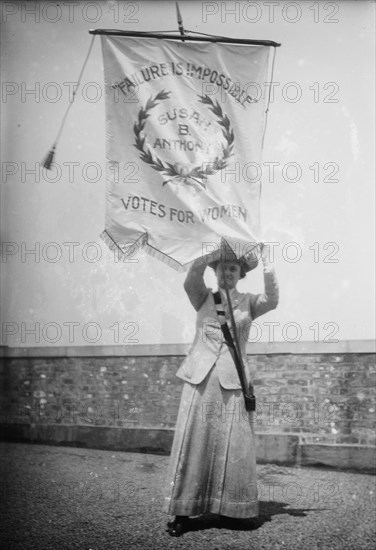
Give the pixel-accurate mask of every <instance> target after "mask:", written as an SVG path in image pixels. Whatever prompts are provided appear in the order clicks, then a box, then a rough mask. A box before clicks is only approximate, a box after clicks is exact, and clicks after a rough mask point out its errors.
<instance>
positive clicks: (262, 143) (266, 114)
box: [261, 48, 277, 150]
mask: <svg viewBox="0 0 376 550" xmlns="http://www.w3.org/2000/svg"><path fill="white" fill-rule="evenodd" d="M276 53H277V50H276V48H274V52H273V60H272V70H271V75H270V86H269V93H268V102H267V105H266V110H265V124H264V132H263V134H262V142H261V150H263V149H264V139H265V133H266V125H267V123H268V113H269V105H270V96H271V95H272V82H273V74H274V63H275V56H276Z"/></svg>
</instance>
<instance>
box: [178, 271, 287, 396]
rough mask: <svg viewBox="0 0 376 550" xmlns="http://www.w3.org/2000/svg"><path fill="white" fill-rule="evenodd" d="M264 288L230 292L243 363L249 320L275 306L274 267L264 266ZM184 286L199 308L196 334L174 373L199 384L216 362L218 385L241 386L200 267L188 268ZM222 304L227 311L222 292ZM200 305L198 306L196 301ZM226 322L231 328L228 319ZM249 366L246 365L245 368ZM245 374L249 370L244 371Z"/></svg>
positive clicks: (233, 388)
mask: <svg viewBox="0 0 376 550" xmlns="http://www.w3.org/2000/svg"><path fill="white" fill-rule="evenodd" d="M264 284H265V291H264V293H263V294H249V293H246V294H244V293H240V292H238V291H237V290H236V289H235V290H234V291H233V292H232V293H231V294H232V296H231V302H232V307H233V312H234V319H235V324H236V331H237V335H238V341H239V345H240V349H241V354H242V357H243V361H244V364H245V365H247V355H246V344H247V340H248V335H249V331H250V328H251V323H252V320H253V319H255V318H256V317H259V316H260V315H263V314H264V313H266V312H268V311H270V310H272V309H275V308H276V307H277V304H278V283H277V280H276V276H275V273H274V270H273V269H271V268H270V269H269V268H265V269H264ZM185 289H186V292H187V294H188V297H189V299H190V301H191V303H192V304H193V305H194V306H195V307H196V309H197V308H198V311H197V320H196V334H195V338H194V341H193V344H192V346H191V348H190V349H189V352H188V354H187V356H186V358H185V360H184V361H183V363H182V365H181V366H180V368H179V369H178V371H177V373H176V375H177V376H178V377H179V378H181V379H182V380H184V381H186V382H190V383H191V384H200V383H201V382H202V381H203V380H204V379H205V377H206V376H207V375H208V373H209V372H210V370H211V369H212V368H213V367H214V365H215V366H216V369H217V372H218V378H219V382H220V384H221V386H222V387H223V388H225V389H229V390H235V389H240V388H241V386H240V382H239V377H238V373H237V370H236V367H235V364H234V361H233V358H232V356H231V354H230V352H229V349H228V347H227V345H226V343H225V341H224V337H223V334H222V330H221V326H220V324H219V321H218V316H217V311H216V309H215V303H214V298H213V293H212V291H211V290H210V289H207V288H206V287H205V285H204V282H203V271H202V268H201V270H200V267H199V268H198V269H196V270H195V269H191V272H190V273H189V274H188V277H187V280H186V283H185ZM221 298H222V304H223V305H224V309H225V311H226V312H227V313H228V311H227V303H226V297H225V294H224V293H223V292H221ZM200 303H201V305H200V306H199V307H198V305H199V304H200ZM226 317H227V323H228V325H229V327H230V330H231V331H232V332H233V328H232V326H231V322H230V320H229V319H228V316H227V315H226ZM246 370H248V369H246ZM246 375H248V376H249V374H248V373H247V372H246Z"/></svg>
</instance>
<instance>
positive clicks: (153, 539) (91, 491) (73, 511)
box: [0, 443, 376, 550]
mask: <svg viewBox="0 0 376 550" xmlns="http://www.w3.org/2000/svg"><path fill="white" fill-rule="evenodd" d="M0 453H1V462H0V468H1V480H2V502H3V506H2V512H1V516H2V517H1V538H2V539H4V540H3V542H2V544H1V547H2V548H6V549H7V550H13V549H17V550H33V549H38V550H45V549H54V550H65V549H74V548H77V549H80V550H89V549H91V550H117V549H119V550H120V549H122V550H128V549H151V550H153V549H166V548H167V549H168V548H174V549H175V548H177V549H193V548H195V549H204V548H205V549H212V550H214V549H217V550H222V549H230V548H231V549H238V550H246V549H268V550H269V549H273V550H274V549H284V550H324V549H325V550H329V549H330V550H332V549H338V550H339V549H341V550H345V549H351V550H357V549H359V550H367V549H371V548H372V549H374V548H375V547H376V537H375V526H374V518H375V481H376V478H375V477H374V476H370V475H361V474H356V473H348V472H337V471H328V470H321V469H313V468H304V469H300V468H285V467H279V466H275V465H271V464H270V465H262V466H259V468H258V471H259V498H260V501H261V505H260V517H259V519H258V520H257V522H256V524H252V525H249V524H248V525H247V524H246V523H245V524H244V523H240V524H239V523H236V522H234V523H233V524H227V525H222V524H221V523H220V521H219V518H218V517H216V516H212V517H208V518H204V519H196V520H192V530H191V531H189V532H187V533H185V534H184V535H183V536H182V537H181V538H178V539H174V538H171V537H170V536H169V535H168V534H167V533H166V532H165V524H166V521H167V519H169V518H168V517H166V515H165V514H164V513H163V511H162V500H163V484H164V478H165V475H166V470H167V464H168V457H165V456H163V457H162V456H156V455H146V454H136V453H122V452H111V451H100V450H92V449H79V448H73V447H52V446H51V447H50V446H44V445H28V444H17V443H1V444H0Z"/></svg>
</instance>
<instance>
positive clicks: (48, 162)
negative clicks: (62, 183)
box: [43, 143, 56, 170]
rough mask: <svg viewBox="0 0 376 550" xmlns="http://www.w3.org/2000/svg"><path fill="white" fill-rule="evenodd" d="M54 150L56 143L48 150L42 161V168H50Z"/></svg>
mask: <svg viewBox="0 0 376 550" xmlns="http://www.w3.org/2000/svg"><path fill="white" fill-rule="evenodd" d="M55 150H56V143H55V144H54V145H53V146H52V147H51V149H50V151H49V152H48V155H47V156H46V158H45V159H44V161H43V168H45V169H46V170H51V164H52V163H53V161H54V156H55Z"/></svg>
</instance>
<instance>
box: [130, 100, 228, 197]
mask: <svg viewBox="0 0 376 550" xmlns="http://www.w3.org/2000/svg"><path fill="white" fill-rule="evenodd" d="M170 94H171V92H165V91H164V90H162V91H161V92H159V93H158V94H157V95H156V96H155V97H154V98H153V97H150V98H149V99H148V100H147V102H146V105H145V107H142V108H141V109H140V110H139V113H138V120H137V122H135V124H134V125H133V131H134V134H135V138H136V139H135V144H134V147H136V149H138V151H140V159H141V160H142V161H144V162H145V163H146V164H149V165H150V166H151V167H152V168H154V170H157V171H158V172H161V173H162V174H164V175H165V176H171V177H173V178H178V179H182V180H183V181H184V182H185V183H188V182H189V180H190V179H193V180H194V181H196V182H197V183H198V184H199V185H200V186H201V187H203V188H204V189H205V184H204V183H203V181H202V180H204V179H206V176H210V175H213V174H215V173H216V172H218V171H219V170H223V169H224V168H226V166H227V163H228V160H229V158H230V157H231V155H232V154H233V148H234V140H235V138H234V132H233V130H232V128H231V124H230V119H229V118H228V116H227V115H226V114H224V113H223V111H222V108H221V106H220V105H219V103H218V101H216V102H215V103H214V101H213V100H212V99H211V98H210V97H209V96H208V95H202V96H200V95H199V96H198V97H199V100H200V102H201V103H203V104H204V105H209V109H210V110H211V111H212V112H213V113H214V115H215V116H216V117H217V119H218V124H219V125H220V126H221V127H222V134H223V137H224V138H225V144H222V155H221V156H216V157H215V158H214V159H213V161H212V162H210V163H207V166H206V167H205V168H203V167H202V166H195V167H194V168H192V170H191V171H190V172H189V173H185V174H184V176H183V175H182V174H181V173H180V172H178V171H177V169H176V166H175V165H173V164H171V163H170V162H163V161H162V160H161V159H160V158H159V157H158V156H157V155H156V154H155V153H154V154H153V152H152V151H151V150H150V148H149V146H148V144H147V142H146V137H145V136H144V135H143V132H144V130H145V125H146V121H147V119H148V117H149V116H150V111H151V110H152V109H154V107H156V106H157V105H158V103H159V102H160V101H163V100H165V99H168V98H169V97H170ZM169 181H171V180H170V179H169V180H166V181H164V182H163V185H166V183H168V182H169Z"/></svg>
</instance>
